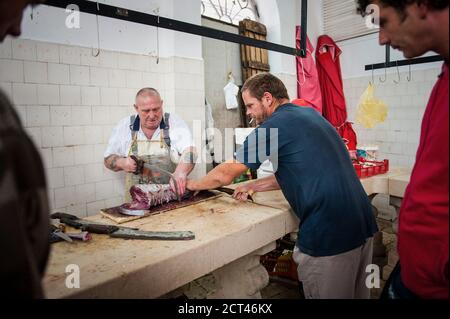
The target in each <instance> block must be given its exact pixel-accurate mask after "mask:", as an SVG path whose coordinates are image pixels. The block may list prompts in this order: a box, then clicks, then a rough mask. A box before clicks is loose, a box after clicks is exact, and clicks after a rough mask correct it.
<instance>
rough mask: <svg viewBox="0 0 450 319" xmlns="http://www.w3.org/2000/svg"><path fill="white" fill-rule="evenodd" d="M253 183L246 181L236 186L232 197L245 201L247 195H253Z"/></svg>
mask: <svg viewBox="0 0 450 319" xmlns="http://www.w3.org/2000/svg"><path fill="white" fill-rule="evenodd" d="M253 184H254V183H248V184H245V185H242V186H238V187H237V188H236V189H235V190H234V193H233V198H234V199H236V200H239V201H246V200H247V199H248V197H249V196H253V194H254V193H255V191H254V185H253Z"/></svg>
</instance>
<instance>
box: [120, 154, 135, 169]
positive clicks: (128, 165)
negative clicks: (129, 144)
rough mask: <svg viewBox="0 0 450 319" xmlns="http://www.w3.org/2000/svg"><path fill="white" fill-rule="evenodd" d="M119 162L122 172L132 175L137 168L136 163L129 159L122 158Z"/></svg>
mask: <svg viewBox="0 0 450 319" xmlns="http://www.w3.org/2000/svg"><path fill="white" fill-rule="evenodd" d="M119 160H120V163H119V165H120V167H121V168H122V170H123V171H125V172H127V173H134V172H135V171H136V168H137V164H136V161H135V160H134V159H132V158H131V157H122V158H121V159H119Z"/></svg>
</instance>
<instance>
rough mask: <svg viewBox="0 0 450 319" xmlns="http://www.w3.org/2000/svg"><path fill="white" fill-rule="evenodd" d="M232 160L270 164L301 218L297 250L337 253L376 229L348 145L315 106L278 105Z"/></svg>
mask: <svg viewBox="0 0 450 319" xmlns="http://www.w3.org/2000/svg"><path fill="white" fill-rule="evenodd" d="M236 159H237V160H238V161H239V162H241V163H243V164H245V165H246V166H247V167H249V168H252V169H258V168H259V167H260V166H261V163H263V162H264V161H265V160H270V161H271V162H272V164H273V166H274V169H275V171H276V172H275V177H276V179H277V181H278V184H279V185H280V187H281V190H282V192H283V194H284V196H285V197H286V199H287V201H288V202H289V204H290V205H291V207H292V209H293V210H294V212H295V214H296V215H297V216H298V217H299V219H300V226H299V234H298V241H297V246H298V247H299V249H300V251H301V252H303V253H305V254H308V255H310V256H314V257H321V256H332V255H337V254H340V253H344V252H347V251H350V250H352V249H355V248H357V247H359V246H361V245H362V244H364V242H365V240H366V239H367V238H369V237H372V236H373V234H374V233H376V232H377V230H378V229H377V225H376V221H375V217H374V215H373V213H372V209H371V205H370V202H369V199H368V197H367V194H366V192H365V191H364V188H363V186H362V185H361V182H360V181H359V179H358V176H357V175H356V172H355V170H354V168H353V165H352V162H351V160H350V156H349V153H348V150H347V148H346V147H345V145H344V143H343V141H342V139H341V137H340V136H339V135H338V133H337V132H336V129H335V128H334V127H333V126H331V124H329V123H328V121H327V120H326V119H324V118H323V117H322V116H320V115H319V114H318V113H317V112H316V111H315V110H313V109H310V108H302V107H298V106H295V105H293V104H284V105H281V106H280V107H279V108H278V109H277V110H276V111H275V112H274V113H273V114H272V116H270V117H269V118H268V119H267V120H266V121H265V122H264V123H263V124H262V125H261V126H259V127H258V128H257V129H255V130H254V131H253V132H252V133H251V134H250V135H249V136H248V137H247V139H246V141H245V142H244V145H243V146H242V147H241V148H240V149H239V150H238V151H237V153H236Z"/></svg>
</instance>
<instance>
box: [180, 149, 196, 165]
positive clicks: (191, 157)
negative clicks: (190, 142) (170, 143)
mask: <svg viewBox="0 0 450 319" xmlns="http://www.w3.org/2000/svg"><path fill="white" fill-rule="evenodd" d="M196 161H197V155H196V154H195V153H194V152H192V151H189V152H186V153H184V154H183V163H185V164H194V163H195V162H196Z"/></svg>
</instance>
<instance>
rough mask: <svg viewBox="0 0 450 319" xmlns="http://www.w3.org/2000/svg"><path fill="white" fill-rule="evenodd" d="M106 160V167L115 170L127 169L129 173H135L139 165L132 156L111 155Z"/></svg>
mask: <svg viewBox="0 0 450 319" xmlns="http://www.w3.org/2000/svg"><path fill="white" fill-rule="evenodd" d="M104 161H105V166H106V168H108V169H110V170H112V171H114V172H119V171H125V172H127V173H134V172H135V171H136V167H137V164H136V162H135V161H134V160H133V159H132V158H131V157H122V156H119V155H110V156H108V157H107V158H105V160H104Z"/></svg>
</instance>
